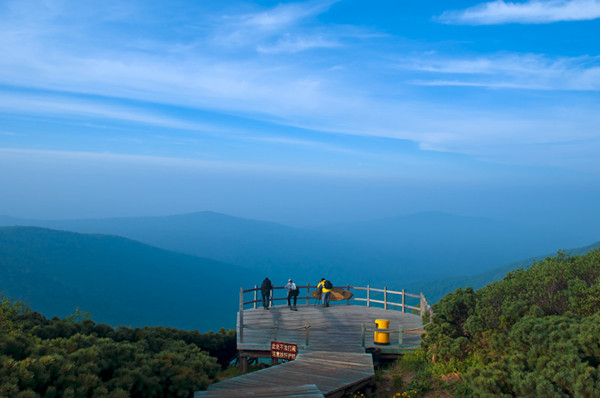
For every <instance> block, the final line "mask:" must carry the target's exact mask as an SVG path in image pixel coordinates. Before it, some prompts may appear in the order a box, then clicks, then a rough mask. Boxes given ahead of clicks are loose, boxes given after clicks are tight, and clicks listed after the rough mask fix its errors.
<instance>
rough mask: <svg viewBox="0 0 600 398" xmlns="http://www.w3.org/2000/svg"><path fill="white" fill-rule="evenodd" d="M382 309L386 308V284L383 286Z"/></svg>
mask: <svg viewBox="0 0 600 398" xmlns="http://www.w3.org/2000/svg"><path fill="white" fill-rule="evenodd" d="M383 309H384V310H387V286H386V287H384V288H383Z"/></svg>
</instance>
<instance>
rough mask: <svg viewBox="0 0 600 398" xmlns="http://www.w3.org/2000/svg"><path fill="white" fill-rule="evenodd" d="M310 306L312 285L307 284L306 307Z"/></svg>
mask: <svg viewBox="0 0 600 398" xmlns="http://www.w3.org/2000/svg"><path fill="white" fill-rule="evenodd" d="M308 304H310V283H307V284H306V305H308Z"/></svg>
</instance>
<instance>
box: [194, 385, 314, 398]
mask: <svg viewBox="0 0 600 398" xmlns="http://www.w3.org/2000/svg"><path fill="white" fill-rule="evenodd" d="M221 397H242V398H243V397H273V398H277V397H286V398H294V397H298V398H324V397H325V396H324V395H323V393H322V392H321V390H319V388H318V387H317V386H316V385H314V384H304V385H298V386H277V387H272V388H271V387H263V388H251V387H245V388H243V389H232V390H219V389H214V390H210V391H197V392H196V393H195V394H194V398H221Z"/></svg>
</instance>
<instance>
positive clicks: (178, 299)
mask: <svg viewBox="0 0 600 398" xmlns="http://www.w3.org/2000/svg"><path fill="white" fill-rule="evenodd" d="M255 279H257V277H254V276H251V275H250V273H249V272H248V271H246V270H244V269H241V268H239V267H235V266H232V265H228V264H224V263H220V262H217V261H213V260H207V259H202V258H198V257H194V256H189V255H184V254H179V253H173V252H169V251H165V250H162V249H157V248H154V247H151V246H148V245H145V244H142V243H139V242H135V241H132V240H129V239H124V238H120V237H115V236H106V235H83V234H78V233H71V232H63V231H54V230H48V229H41V228H33V227H4V228H0V291H4V292H6V293H7V294H8V295H9V296H13V297H16V298H20V299H24V300H25V301H26V302H27V303H28V304H29V305H31V306H32V307H33V308H36V309H37V310H39V311H40V312H42V313H43V314H44V315H46V316H66V315H68V314H70V313H73V312H74V311H75V308H76V307H80V308H81V309H82V310H84V311H89V312H91V313H93V314H94V317H95V318H94V319H95V320H96V321H98V322H104V323H108V324H111V325H118V324H123V325H132V326H143V325H164V326H174V327H180V328H186V329H199V330H207V329H209V328H220V327H233V326H234V325H235V313H236V309H237V305H238V295H237V292H238V290H239V288H240V286H244V285H247V281H248V280H255Z"/></svg>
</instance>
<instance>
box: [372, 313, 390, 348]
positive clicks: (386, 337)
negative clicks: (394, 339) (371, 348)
mask: <svg viewBox="0 0 600 398" xmlns="http://www.w3.org/2000/svg"><path fill="white" fill-rule="evenodd" d="M389 328H390V321H389V319H375V335H374V336H373V340H374V341H373V342H374V343H375V344H377V345H389V344H390V332H378V331H377V329H389Z"/></svg>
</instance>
